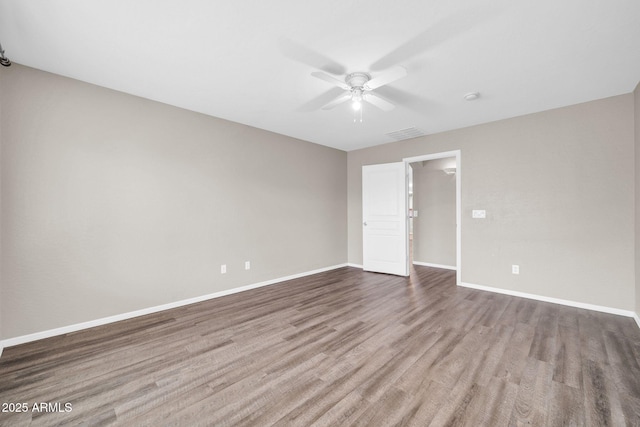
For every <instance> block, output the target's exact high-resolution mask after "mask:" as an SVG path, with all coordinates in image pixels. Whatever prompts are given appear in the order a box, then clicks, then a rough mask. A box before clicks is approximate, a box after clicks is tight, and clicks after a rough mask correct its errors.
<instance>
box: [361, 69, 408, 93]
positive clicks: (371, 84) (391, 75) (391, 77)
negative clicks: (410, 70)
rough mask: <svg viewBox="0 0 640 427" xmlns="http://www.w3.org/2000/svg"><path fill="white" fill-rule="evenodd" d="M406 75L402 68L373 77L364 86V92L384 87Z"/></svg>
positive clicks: (405, 70)
mask: <svg viewBox="0 0 640 427" xmlns="http://www.w3.org/2000/svg"><path fill="white" fill-rule="evenodd" d="M406 75H407V69H406V68H404V67H394V68H392V69H390V70H388V71H386V72H385V73H384V74H382V75H380V76H378V77H375V78H373V79H371V80H369V81H368V82H366V83H365V84H364V90H373V89H375V88H378V87H380V86H384V85H386V84H389V83H391V82H395V81H396V80H398V79H401V78H403V77H404V76H406Z"/></svg>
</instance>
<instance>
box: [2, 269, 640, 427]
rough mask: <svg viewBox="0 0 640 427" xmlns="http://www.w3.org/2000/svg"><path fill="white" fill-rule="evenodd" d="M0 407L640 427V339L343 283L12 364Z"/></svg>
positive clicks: (80, 414)
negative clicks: (21, 405)
mask: <svg viewBox="0 0 640 427" xmlns="http://www.w3.org/2000/svg"><path fill="white" fill-rule="evenodd" d="M39 402H48V403H56V402H57V403H59V404H60V406H59V407H50V408H47V409H48V410H52V409H54V410H55V411H54V412H48V411H43V412H37V411H34V410H33V405H34V404H35V403H39ZM0 403H2V404H3V406H4V408H3V409H10V408H9V407H8V406H5V405H8V404H9V403H14V404H15V403H27V404H28V410H27V411H26V412H22V413H15V412H13V413H11V412H1V413H0V425H2V426H49V425H78V424H79V425H134V426H158V425H189V426H193V425H215V426H232V425H240V426H270V425H277V426H311V425H314V426H347V425H354V426H395V425H403V426H404V425H406V426H428V425H434V426H445V425H446V426H454V425H460V426H481V425H486V426H518V425H533V426H556V425H557V426H561V425H577V426H582V425H589V426H603V425H612V426H624V425H631V426H637V425H640V330H639V329H638V328H637V326H636V324H635V322H634V321H633V320H632V319H630V318H625V317H619V316H614V315H609V314H604V313H598V312H593V311H587V310H580V309H576V308H570V307H563V306H559V305H554V304H550V303H543V302H536V301H531V300H526V299H521V298H516V297H510V296H506V295H499V294H493V293H489V292H483V291H479V290H473V289H467V288H458V287H456V285H455V272H452V271H448V270H441V269H435V268H429V267H420V266H417V267H415V269H413V270H412V274H411V277H410V278H402V277H395V276H388V275H382V274H372V273H366V272H363V271H361V270H359V269H356V268H341V269H338V270H334V271H330V272H326V273H321V274H316V275H314V276H309V277H305V278H301V279H296V280H291V281H288V282H285V283H282V284H278V285H273V286H269V287H265V288H259V289H254V290H251V291H247V292H243V293H240V294H234V295H229V296H226V297H223V298H219V299H215V300H210V301H205V302H202V303H198V304H193V305H189V306H185V307H180V308H176V309H173V310H169V311H165V312H161V313H156V314H152V315H148V316H144V317H139V318H135V319H130V320H125V321H122V322H118V323H115V324H111V325H106V326H101V327H98V328H93V329H90V330H85V331H80V332H76V333H72V334H67V335H64V336H59V337H54V338H50V339H45V340H41V341H37V342H33V343H29V344H24V345H21V346H16V347H10V348H7V349H5V350H4V354H3V355H2V358H1V359H0ZM66 403H69V404H71V408H72V409H71V411H68V412H65V407H64V405H65V404H66Z"/></svg>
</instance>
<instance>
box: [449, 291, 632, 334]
mask: <svg viewBox="0 0 640 427" xmlns="http://www.w3.org/2000/svg"><path fill="white" fill-rule="evenodd" d="M458 286H462V287H465V288H472V289H478V290H481V291H488V292H495V293H498V294H505V295H511V296H514V297H521V298H528V299H533V300H537V301H544V302H550V303H553V304H560V305H566V306H569V307H576V308H584V309H586V310H593V311H600V312H603V313H609V314H617V315H619V316H625V317H635V319H636V322H637V323H638V327H640V319H638V316H637V315H636V313H634V312H633V311H631V310H622V309H619V308H613V307H606V306H603V305H595V304H587V303H584V302H577V301H571V300H566V299H559V298H551V297H545V296H542V295H535V294H528V293H525V292H518V291H511V290H508V289H501V288H492V287H490V286H483V285H474V284H473V283H463V282H460V283H458Z"/></svg>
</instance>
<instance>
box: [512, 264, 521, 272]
mask: <svg viewBox="0 0 640 427" xmlns="http://www.w3.org/2000/svg"><path fill="white" fill-rule="evenodd" d="M511 273H512V274H520V266H519V265H515V264H514V265H512V266H511Z"/></svg>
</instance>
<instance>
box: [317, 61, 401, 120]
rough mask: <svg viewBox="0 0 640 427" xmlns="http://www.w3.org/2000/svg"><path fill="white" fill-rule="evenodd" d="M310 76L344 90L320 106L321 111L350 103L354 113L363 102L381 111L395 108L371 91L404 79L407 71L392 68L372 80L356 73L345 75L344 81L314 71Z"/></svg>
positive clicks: (363, 74)
mask: <svg viewBox="0 0 640 427" xmlns="http://www.w3.org/2000/svg"><path fill="white" fill-rule="evenodd" d="M311 75H312V76H313V77H316V78H318V79H320V80H324V81H326V82H329V83H332V84H334V85H336V86H338V87H339V88H341V89H344V90H345V92H344V93H343V94H341V95H339V96H338V97H337V98H335V99H333V100H332V101H329V102H328V103H327V104H325V105H324V106H322V107H321V108H322V109H323V110H330V109H332V108H334V107H336V106H338V105H340V104H342V103H343V102H347V101H351V107H352V108H353V109H354V110H355V111H359V110H360V109H361V108H362V103H363V102H369V103H370V104H373V105H375V106H376V107H378V108H380V109H381V110H383V111H390V110H393V109H394V108H395V105H394V104H392V103H391V102H389V101H387V100H386V99H384V98H381V97H380V96H378V95H376V94H375V93H373V92H372V91H373V90H374V89H377V88H379V87H380V86H384V85H387V84H389V83H391V82H394V81H396V80H399V79H401V78H403V77H405V76H406V75H407V70H406V69H405V68H403V67H394V68H391V69H389V70H387V71H386V72H384V73H382V74H380V75H379V76H377V77H374V78H371V76H370V75H369V74H367V73H364V72H356V73H351V74H347V76H346V77H345V78H344V81H342V80H340V79H338V78H336V77H334V76H332V75H329V74H327V73H323V72H321V71H314V72H313V73H311Z"/></svg>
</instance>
